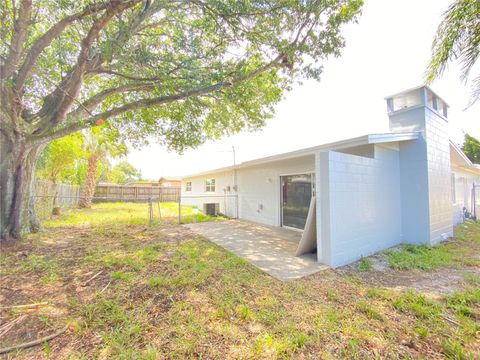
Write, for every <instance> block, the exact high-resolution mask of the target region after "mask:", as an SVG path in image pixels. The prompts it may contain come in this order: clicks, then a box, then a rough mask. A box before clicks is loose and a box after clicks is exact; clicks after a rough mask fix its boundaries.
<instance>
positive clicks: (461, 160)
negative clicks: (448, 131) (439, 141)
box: [450, 140, 480, 175]
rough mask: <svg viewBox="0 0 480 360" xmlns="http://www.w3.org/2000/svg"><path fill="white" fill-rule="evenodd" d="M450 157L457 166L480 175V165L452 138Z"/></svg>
mask: <svg viewBox="0 0 480 360" xmlns="http://www.w3.org/2000/svg"><path fill="white" fill-rule="evenodd" d="M450 159H451V161H452V163H453V165H454V166H455V167H457V168H460V169H462V170H465V171H468V172H471V173H474V174H477V175H480V165H477V164H474V163H472V162H471V161H470V159H469V158H468V157H467V155H465V153H464V152H463V151H462V150H461V149H460V147H459V146H458V145H457V144H455V143H454V142H453V141H452V140H450Z"/></svg>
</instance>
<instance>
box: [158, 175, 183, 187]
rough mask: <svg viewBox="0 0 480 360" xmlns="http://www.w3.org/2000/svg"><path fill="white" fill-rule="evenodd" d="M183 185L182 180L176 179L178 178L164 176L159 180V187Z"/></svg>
mask: <svg viewBox="0 0 480 360" xmlns="http://www.w3.org/2000/svg"><path fill="white" fill-rule="evenodd" d="M181 184H182V179H181V178H176V177H165V176H162V177H161V178H160V179H159V180H158V186H164V187H180V185H181Z"/></svg>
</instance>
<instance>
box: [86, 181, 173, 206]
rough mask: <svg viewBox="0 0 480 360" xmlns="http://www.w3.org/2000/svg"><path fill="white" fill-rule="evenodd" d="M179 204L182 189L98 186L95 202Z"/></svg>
mask: <svg viewBox="0 0 480 360" xmlns="http://www.w3.org/2000/svg"><path fill="white" fill-rule="evenodd" d="M149 198H151V199H154V200H156V201H160V202H179V201H180V187H165V186H131V185H97V187H96V188H95V195H94V201H95V202H102V201H148V199H149Z"/></svg>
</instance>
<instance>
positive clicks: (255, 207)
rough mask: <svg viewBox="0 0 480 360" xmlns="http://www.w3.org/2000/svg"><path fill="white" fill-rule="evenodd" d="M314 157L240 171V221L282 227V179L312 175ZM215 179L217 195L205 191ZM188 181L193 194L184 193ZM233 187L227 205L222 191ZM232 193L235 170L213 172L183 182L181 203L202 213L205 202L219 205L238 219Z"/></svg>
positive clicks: (241, 169) (256, 166)
mask: <svg viewBox="0 0 480 360" xmlns="http://www.w3.org/2000/svg"><path fill="white" fill-rule="evenodd" d="M314 171H315V156H314V155H310V156H303V157H300V158H296V159H289V160H281V161H273V162H269V163H267V164H262V165H255V166H249V167H245V168H239V169H237V184H238V215H239V217H240V218H241V219H245V220H250V221H255V222H259V223H262V224H267V225H272V226H280V225H281V216H280V176H282V175H292V174H303V173H313V172H314ZM207 178H214V179H215V182H216V189H215V193H207V192H205V180H206V179H207ZM187 182H192V191H190V192H187V191H185V186H186V183H187ZM228 186H230V192H227V193H226V194H227V195H229V196H227V198H226V199H227V201H226V206H225V204H224V202H225V201H224V191H223V189H225V188H227V187H228ZM234 195H236V192H235V191H234V190H233V171H224V172H213V173H209V174H206V175H202V176H195V177H186V178H184V179H182V203H183V204H186V205H195V206H197V207H198V208H199V209H200V210H202V209H203V204H204V203H211V202H213V203H218V204H219V205H220V212H222V213H224V214H227V215H228V216H231V217H236V206H235V201H236V199H235V197H234Z"/></svg>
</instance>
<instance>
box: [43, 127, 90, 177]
mask: <svg viewBox="0 0 480 360" xmlns="http://www.w3.org/2000/svg"><path fill="white" fill-rule="evenodd" d="M82 147H83V137H82V135H81V134H80V133H75V134H72V135H69V136H66V137H64V138H61V139H58V140H55V141H52V142H51V143H50V144H49V145H48V146H47V147H46V148H45V149H44V150H43V152H42V154H41V155H40V158H39V160H38V163H37V176H38V177H39V178H41V179H45V180H49V181H52V182H54V183H58V182H65V183H72V184H75V183H77V177H78V169H79V166H80V163H81V160H82V159H83V157H84V155H85V154H84V151H83V148H82Z"/></svg>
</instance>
